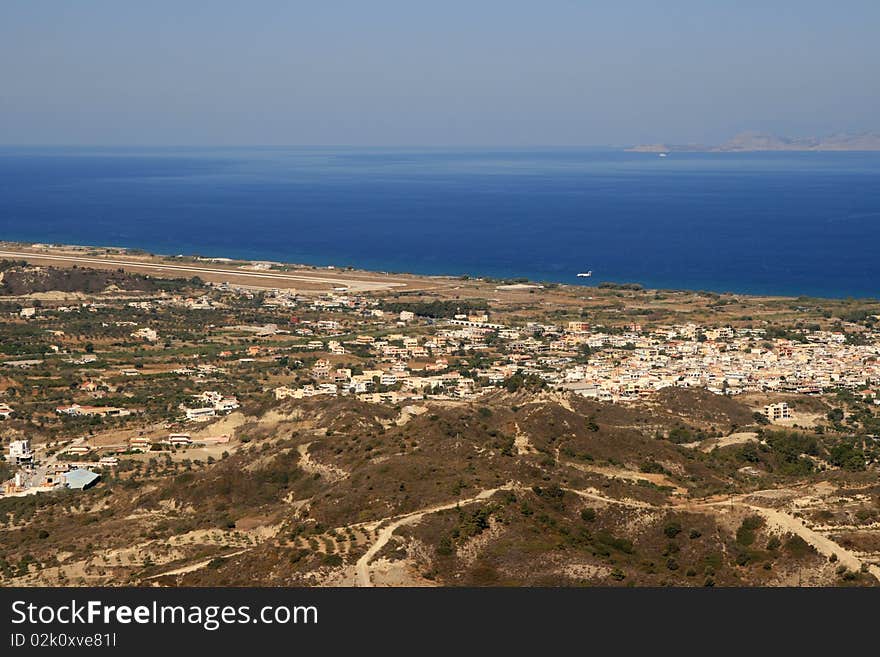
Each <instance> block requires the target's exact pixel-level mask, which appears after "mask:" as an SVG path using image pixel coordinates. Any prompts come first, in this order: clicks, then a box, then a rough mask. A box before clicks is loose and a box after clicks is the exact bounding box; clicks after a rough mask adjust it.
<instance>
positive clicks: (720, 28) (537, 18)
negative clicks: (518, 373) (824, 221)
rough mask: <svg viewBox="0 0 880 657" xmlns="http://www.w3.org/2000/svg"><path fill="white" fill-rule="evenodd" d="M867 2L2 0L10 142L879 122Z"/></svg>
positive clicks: (789, 128)
mask: <svg viewBox="0 0 880 657" xmlns="http://www.w3.org/2000/svg"><path fill="white" fill-rule="evenodd" d="M878 28H880V2H878V1H877V0H839V1H837V2H833V3H832V2H827V1H820V0H763V1H759V0H735V1H730V0H701V1H697V0H667V1H662V0H656V1H650V0H617V1H615V2H611V1H608V2H588V1H586V0H584V1H575V0H543V1H538V0H534V1H531V2H524V1H520V0H444V1H443V2H423V1H420V0H370V1H364V0H321V1H318V2H315V1H312V2H300V1H297V0H289V1H282V0H248V1H247V2H242V1H241V0H213V1H211V2H187V1H186V0H175V1H171V0H150V1H149V2H133V1H130V2H125V1H123V0H78V1H77V2H63V1H52V0H2V1H0V144H107V145H119V144H142V145H176V144H192V145H214V144H216V145H229V144H267V145H269V144H271V145H286V144H309V145H311V144H328V145H442V146H449V145H473V146H480V145H511V146H522V145H611V144H629V143H640V142H654V141H666V142H674V143H681V142H707V143H708V142H718V141H722V140H724V139H726V138H728V137H729V136H731V135H732V134H734V133H736V132H738V131H741V130H746V129H758V130H766V131H770V132H776V133H779V134H788V135H794V136H798V135H808V134H827V133H831V132H856V131H878V130H880V38H878V36H877V34H878Z"/></svg>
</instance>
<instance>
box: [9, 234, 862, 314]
mask: <svg viewBox="0 0 880 657" xmlns="http://www.w3.org/2000/svg"><path fill="white" fill-rule="evenodd" d="M0 259H7V260H14V259H22V260H26V261H28V262H29V263H31V264H35V265H45V266H56V267H70V266H77V265H84V266H86V267H92V268H99V269H100V268H111V267H112V268H122V269H125V270H126V271H129V270H132V271H133V272H134V273H142V274H150V275H157V276H162V277H167V278H186V277H188V275H189V274H192V275H195V276H199V277H200V278H203V279H204V280H205V281H206V282H210V283H223V282H229V283H233V284H237V285H241V286H243V287H253V288H264V289H272V288H287V289H293V288H295V289H298V290H302V291H304V292H309V291H318V290H322V289H332V288H333V287H338V286H340V285H344V286H346V287H347V288H348V289H350V290H351V291H358V292H383V291H384V292H394V291H397V292H403V293H406V292H416V291H429V290H430V289H432V288H433V287H434V286H436V285H437V284H440V283H443V284H448V283H450V282H454V281H472V282H484V283H487V284H497V285H499V286H510V285H514V286H517V285H524V286H527V287H530V288H536V287H537V288H544V287H568V288H572V289H575V290H596V289H609V288H610V289H615V288H619V289H627V288H629V289H640V290H642V291H645V292H656V293H691V294H713V295H719V296H731V297H750V298H756V299H757V298H760V299H776V300H778V299H792V300H795V299H817V300H818V299H828V300H836V301H840V300H845V299H850V298H851V299H853V300H854V301H872V300H876V299H877V297H873V296H853V295H847V294H841V295H840V296H828V295H812V294H786V293H753V292H736V291H732V290H724V291H719V290H712V289H707V288H685V287H655V286H651V285H646V284H643V283H641V282H638V281H625V282H620V281H605V280H601V279H598V278H595V277H592V278H590V279H588V280H591V281H594V283H593V284H583V283H580V282H577V281H572V282H563V281H553V280H534V279H531V278H528V277H525V276H515V277H498V276H488V275H479V274H452V273H445V274H425V273H416V272H398V271H381V270H373V269H362V268H359V267H354V266H339V265H327V264H323V265H317V264H308V263H294V262H281V261H274V260H263V259H254V258H239V257H232V256H210V255H208V256H206V255H200V254H177V255H170V254H162V253H153V252H151V251H147V250H145V249H142V248H140V247H127V246H108V245H90V244H60V243H41V242H18V241H9V240H0ZM173 274H178V275H173ZM223 279H225V280H223ZM269 283H271V284H269ZM327 286H330V287H329V288H328V287H327Z"/></svg>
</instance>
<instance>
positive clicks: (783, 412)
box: [764, 402, 791, 422]
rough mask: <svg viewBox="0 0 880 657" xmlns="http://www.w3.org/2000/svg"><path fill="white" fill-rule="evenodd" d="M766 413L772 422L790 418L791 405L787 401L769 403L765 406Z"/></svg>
mask: <svg viewBox="0 0 880 657" xmlns="http://www.w3.org/2000/svg"><path fill="white" fill-rule="evenodd" d="M764 415H766V416H767V417H768V418H769V419H770V421H771V422H775V421H777V420H788V419H791V407H790V406H789V405H788V403H786V402H779V403H778V404H767V405H766V406H765V407H764Z"/></svg>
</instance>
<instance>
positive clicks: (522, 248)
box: [0, 148, 880, 297]
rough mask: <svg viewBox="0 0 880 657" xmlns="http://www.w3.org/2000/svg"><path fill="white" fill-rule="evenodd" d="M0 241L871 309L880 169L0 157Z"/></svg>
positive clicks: (863, 157) (402, 153)
mask: <svg viewBox="0 0 880 657" xmlns="http://www.w3.org/2000/svg"><path fill="white" fill-rule="evenodd" d="M0 239H3V240H15V241H25V242H44V243H46V242H52V243H73V244H87V245H107V246H126V247H138V248H142V249H146V250H149V251H152V252H156V253H165V254H178V253H184V254H200V255H206V256H230V257H241V258H250V259H265V260H281V261H288V262H302V263H310V264H318V265H329V264H332V265H337V266H345V265H353V266H356V267H361V268H366V269H375V270H381V271H399V272H402V271H408V272H416V273H423V274H470V275H477V276H480V275H482V276H493V277H527V278H530V279H532V280H537V281H557V282H565V283H587V284H591V285H595V284H597V283H599V282H602V281H614V282H638V283H642V284H644V285H646V286H649V287H660V288H686V289H704V290H714V291H719V292H724V291H732V292H745V293H759V294H791V295H813V296H834V297H846V296H855V297H860V296H873V297H877V296H880V153H763V154H755V153H748V154H734V153H723V154H698V153H673V154H671V155H670V156H669V157H667V158H660V157H658V156H657V155H654V154H642V153H623V152H616V151H599V150H558V149H557V150H441V149H418V150H417V149H412V150H403V149H344V148H332V149H331V148H236V149H207V148H205V149H158V148H154V149H137V148H125V149H122V148H117V149H85V148H66V149H55V148H28V149H24V148H2V149H0ZM585 269H591V270H593V272H594V277H593V278H592V279H578V278H576V274H577V273H578V272H580V271H583V270H585Z"/></svg>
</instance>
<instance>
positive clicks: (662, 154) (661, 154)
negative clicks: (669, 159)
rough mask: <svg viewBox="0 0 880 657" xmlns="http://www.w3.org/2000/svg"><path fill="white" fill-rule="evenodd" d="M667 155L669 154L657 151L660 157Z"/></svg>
mask: <svg viewBox="0 0 880 657" xmlns="http://www.w3.org/2000/svg"><path fill="white" fill-rule="evenodd" d="M667 155H669V153H659V156H660V157H666V156H667Z"/></svg>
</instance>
